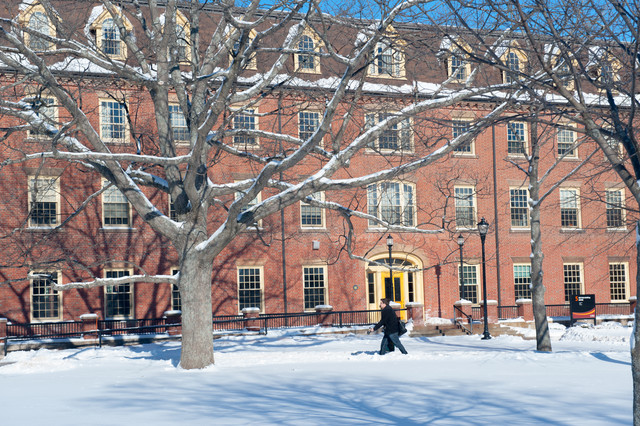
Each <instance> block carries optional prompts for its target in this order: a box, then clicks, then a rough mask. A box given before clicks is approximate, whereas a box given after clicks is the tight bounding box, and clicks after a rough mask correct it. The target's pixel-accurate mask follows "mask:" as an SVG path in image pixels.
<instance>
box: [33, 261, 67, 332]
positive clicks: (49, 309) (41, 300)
mask: <svg viewBox="0 0 640 426" xmlns="http://www.w3.org/2000/svg"><path fill="white" fill-rule="evenodd" d="M33 275H42V277H41V278H36V279H33V280H32V281H31V314H32V316H33V318H34V319H39V320H42V319H51V318H58V317H59V316H60V294H59V293H58V291H57V290H54V289H53V287H52V286H51V283H52V282H53V283H57V282H58V274H57V273H56V272H34V273H33Z"/></svg>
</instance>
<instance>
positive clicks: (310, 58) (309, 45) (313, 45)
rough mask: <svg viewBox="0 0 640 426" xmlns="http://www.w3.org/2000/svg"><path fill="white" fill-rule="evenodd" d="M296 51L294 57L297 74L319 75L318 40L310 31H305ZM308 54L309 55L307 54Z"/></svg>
mask: <svg viewBox="0 0 640 426" xmlns="http://www.w3.org/2000/svg"><path fill="white" fill-rule="evenodd" d="M298 51H299V53H297V54H296V55H294V60H295V68H296V71H298V72H309V73H316V74H319V73H320V57H319V56H317V53H318V52H319V51H320V40H319V38H318V37H317V36H316V35H315V34H313V33H312V32H311V31H305V32H304V34H302V37H300V41H298ZM307 52H309V53H307Z"/></svg>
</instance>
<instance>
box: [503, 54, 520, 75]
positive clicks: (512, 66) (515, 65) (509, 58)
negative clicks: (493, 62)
mask: <svg viewBox="0 0 640 426" xmlns="http://www.w3.org/2000/svg"><path fill="white" fill-rule="evenodd" d="M505 66H506V67H507V69H508V71H505V72H504V82H505V83H512V82H514V81H516V80H518V79H519V74H520V72H521V68H520V57H519V56H518V54H517V53H516V52H508V53H507V55H506V57H505Z"/></svg>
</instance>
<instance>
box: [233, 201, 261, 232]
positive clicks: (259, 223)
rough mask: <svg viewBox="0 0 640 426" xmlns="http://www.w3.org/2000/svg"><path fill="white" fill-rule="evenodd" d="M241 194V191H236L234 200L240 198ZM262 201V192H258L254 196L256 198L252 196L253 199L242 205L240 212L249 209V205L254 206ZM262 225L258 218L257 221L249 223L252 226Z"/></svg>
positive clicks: (258, 226)
mask: <svg viewBox="0 0 640 426" xmlns="http://www.w3.org/2000/svg"><path fill="white" fill-rule="evenodd" d="M241 196H242V193H240V192H236V193H235V197H236V200H238V199H240V197H241ZM261 201H262V194H261V193H258V195H257V196H256V198H254V199H253V200H251V201H249V203H248V204H247V205H245V206H244V207H242V210H241V211H242V212H244V211H247V210H249V209H250V208H251V207H253V206H255V205H256V204H258V203H260V202H261ZM261 226H262V220H259V221H257V222H253V224H251V225H250V227H253V228H260V227H261Z"/></svg>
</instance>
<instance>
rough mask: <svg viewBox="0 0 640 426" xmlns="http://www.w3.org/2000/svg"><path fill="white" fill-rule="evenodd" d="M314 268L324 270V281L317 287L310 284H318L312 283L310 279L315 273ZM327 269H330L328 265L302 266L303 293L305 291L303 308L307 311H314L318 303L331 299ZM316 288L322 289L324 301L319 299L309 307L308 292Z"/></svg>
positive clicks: (324, 302) (321, 303)
mask: <svg viewBox="0 0 640 426" xmlns="http://www.w3.org/2000/svg"><path fill="white" fill-rule="evenodd" d="M313 269H318V270H321V271H322V283H321V285H320V286H317V285H316V286H315V287H311V286H310V284H317V283H312V282H311V281H310V280H308V278H309V277H310V275H313V273H314V271H313ZM327 269H328V268H327V265H303V266H302V293H303V295H302V296H303V297H302V299H303V300H302V303H303V308H304V311H305V312H309V311H314V310H315V307H316V306H317V305H326V304H327V301H328V300H329V295H328V282H329V279H328V276H327ZM316 289H320V290H321V291H322V301H319V302H318V303H316V304H314V305H313V306H310V307H309V306H307V296H308V292H311V290H316Z"/></svg>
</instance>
